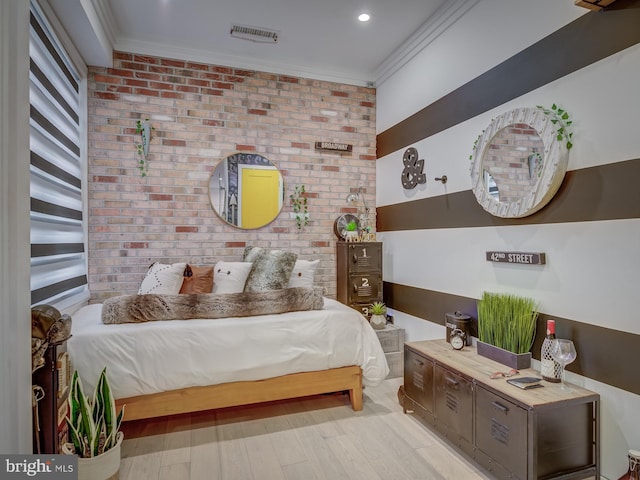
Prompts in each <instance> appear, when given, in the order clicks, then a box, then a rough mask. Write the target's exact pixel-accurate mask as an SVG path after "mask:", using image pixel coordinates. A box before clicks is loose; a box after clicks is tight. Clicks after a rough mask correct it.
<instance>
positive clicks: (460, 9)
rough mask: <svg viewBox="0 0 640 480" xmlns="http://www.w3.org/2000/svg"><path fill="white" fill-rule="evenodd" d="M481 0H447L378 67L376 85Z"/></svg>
mask: <svg viewBox="0 0 640 480" xmlns="http://www.w3.org/2000/svg"><path fill="white" fill-rule="evenodd" d="M479 1H480V0H454V1H450V0H448V1H446V2H445V3H444V4H443V5H442V6H441V7H440V8H439V9H438V10H437V11H436V13H435V14H434V15H433V16H432V17H431V18H430V19H429V20H428V21H427V22H425V23H424V24H423V25H422V26H421V27H420V28H419V29H418V30H416V31H415V32H414V33H413V34H412V35H411V36H410V37H409V38H408V39H407V40H405V42H404V43H402V45H400V46H399V47H398V48H397V49H396V50H394V51H393V52H392V53H391V55H389V56H388V57H387V58H386V59H385V60H384V61H383V62H382V63H381V64H380V65H379V66H378V67H377V68H376V74H375V77H376V85H377V86H380V85H382V84H383V83H384V82H385V81H386V80H388V79H389V78H390V77H391V76H392V75H393V74H394V73H396V72H397V71H398V70H400V69H401V68H402V67H403V66H404V65H406V64H407V63H408V62H409V61H411V59H413V58H414V57H415V56H416V55H418V54H419V53H420V52H421V51H422V50H424V49H425V48H426V47H427V46H429V44H430V43H431V42H433V41H434V40H435V39H436V38H438V37H439V36H440V35H441V34H442V33H444V32H445V31H446V30H447V29H448V28H449V27H451V26H452V25H453V24H454V23H456V22H457V21H458V20H459V19H460V18H461V17H462V16H464V15H465V14H466V13H467V12H468V11H469V10H471V9H472V8H473V7H474V6H475V5H476V4H477V3H478V2H479Z"/></svg>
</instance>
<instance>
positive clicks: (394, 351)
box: [375, 323, 405, 378]
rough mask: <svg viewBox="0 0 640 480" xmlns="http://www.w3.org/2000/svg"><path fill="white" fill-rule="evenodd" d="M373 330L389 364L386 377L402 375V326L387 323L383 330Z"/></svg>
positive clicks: (403, 334) (403, 336)
mask: <svg viewBox="0 0 640 480" xmlns="http://www.w3.org/2000/svg"><path fill="white" fill-rule="evenodd" d="M375 332H376V334H377V335H378V340H380V345H382V351H383V352H384V355H385V357H387V363H388V364H389V375H387V378H398V377H402V375H403V374H404V338H405V333H404V328H400V327H396V326H395V325H393V324H391V323H387V325H386V326H385V327H384V330H382V329H380V330H375Z"/></svg>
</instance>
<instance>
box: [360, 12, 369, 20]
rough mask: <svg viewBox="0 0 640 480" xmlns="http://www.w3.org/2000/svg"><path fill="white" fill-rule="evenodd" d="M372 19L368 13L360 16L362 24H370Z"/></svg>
mask: <svg viewBox="0 0 640 480" xmlns="http://www.w3.org/2000/svg"><path fill="white" fill-rule="evenodd" d="M370 19H371V15H369V14H368V13H361V14H360V15H358V20H360V21H361V22H368V21H369V20H370Z"/></svg>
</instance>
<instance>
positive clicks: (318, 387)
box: [68, 298, 389, 421]
mask: <svg viewBox="0 0 640 480" xmlns="http://www.w3.org/2000/svg"><path fill="white" fill-rule="evenodd" d="M101 312H102V304H94V305H88V306H85V307H83V308H81V309H80V310H78V311H77V312H76V313H75V314H74V315H73V327H72V337H71V338H70V339H69V341H68V351H69V355H70V358H71V361H72V363H73V367H74V368H75V369H77V370H78V373H79V375H80V377H81V379H82V382H83V384H84V386H85V391H86V392H91V391H93V388H94V383H95V381H96V380H97V378H98V376H99V374H100V371H101V370H102V368H103V367H104V366H105V365H106V366H107V375H108V378H109V382H110V384H111V387H112V390H113V392H114V396H115V397H116V399H117V400H116V403H117V404H118V405H122V404H126V409H125V418H124V419H125V420H126V421H129V420H136V419H142V418H151V417H158V416H165V415H174V414H179V413H186V412H193V411H200V410H209V409H215V408H224V407H229V406H236V405H244V404H250V403H259V402H265V401H271V400H280V399H285V398H295V397H300V396H307V395H316V394H320V393H330V392H338V391H348V392H349V396H350V401H351V406H352V408H353V409H354V410H361V409H362V389H363V386H375V385H377V384H379V383H380V382H381V381H382V380H383V379H384V378H385V377H386V376H387V374H388V372H389V368H388V365H387V362H386V359H385V355H384V353H383V351H382V347H381V346H380V342H379V340H378V338H377V335H376V334H375V332H374V330H373V329H372V328H371V326H370V325H369V324H368V322H367V321H366V319H364V318H363V317H362V316H361V315H360V313H359V312H357V311H356V310H354V309H352V308H350V307H347V306H345V305H343V304H341V303H339V302H337V301H335V300H332V299H329V298H324V305H323V308H322V309H320V310H309V311H294V312H287V313H281V314H271V315H256V316H250V317H230V318H221V319H192V320H168V321H153V322H146V323H125V324H119V325H106V324H104V323H102V321H101Z"/></svg>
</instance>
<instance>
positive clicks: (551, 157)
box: [471, 108, 569, 218]
mask: <svg viewBox="0 0 640 480" xmlns="http://www.w3.org/2000/svg"><path fill="white" fill-rule="evenodd" d="M557 129H558V127H557V126H556V124H554V123H553V122H552V117H550V116H549V115H547V114H545V112H544V111H543V109H541V108H517V109H514V110H511V111H509V112H506V113H503V114H502V115H499V116H498V117H496V118H494V119H493V120H492V121H491V124H490V125H489V126H488V127H487V129H486V130H484V132H482V134H481V135H480V136H479V137H478V140H477V142H476V145H475V147H474V151H473V155H472V158H471V160H472V165H471V184H472V190H473V193H474V194H475V196H476V199H477V200H478V203H479V204H480V205H481V206H482V208H484V209H485V210H486V211H487V212H489V213H491V214H492V215H495V216H497V217H502V218H520V217H526V216H527V215H531V214H533V213H535V212H537V211H538V210H540V209H541V208H542V207H544V206H545V205H546V204H547V203H548V202H549V201H550V200H551V198H552V197H553V196H554V195H555V193H556V192H557V191H558V188H560V185H561V184H562V180H563V179H564V175H565V172H566V170H567V162H568V158H569V155H568V150H567V147H566V145H565V144H564V142H562V141H561V140H559V139H558V133H557Z"/></svg>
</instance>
